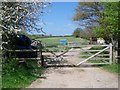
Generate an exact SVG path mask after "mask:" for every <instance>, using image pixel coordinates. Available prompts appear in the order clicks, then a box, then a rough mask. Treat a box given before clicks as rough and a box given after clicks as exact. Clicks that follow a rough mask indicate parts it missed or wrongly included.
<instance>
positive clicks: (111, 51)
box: [109, 43, 113, 64]
mask: <svg viewBox="0 0 120 90" xmlns="http://www.w3.org/2000/svg"><path fill="white" fill-rule="evenodd" d="M109 46H110V53H109V57H110V60H109V63H110V64H112V63H113V62H112V61H113V45H112V43H110V45H109Z"/></svg>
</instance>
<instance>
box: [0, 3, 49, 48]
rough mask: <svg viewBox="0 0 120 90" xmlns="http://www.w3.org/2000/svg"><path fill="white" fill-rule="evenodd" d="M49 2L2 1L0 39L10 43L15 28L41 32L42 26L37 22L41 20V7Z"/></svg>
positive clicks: (42, 12)
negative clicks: (0, 34) (0, 31)
mask: <svg viewBox="0 0 120 90" xmlns="http://www.w3.org/2000/svg"><path fill="white" fill-rule="evenodd" d="M49 4H50V3H47V2H2V5H1V7H0V8H1V9H0V10H1V13H0V17H1V18H0V19H1V23H0V28H1V29H2V33H3V34H2V35H3V36H2V40H3V41H5V42H8V45H9V46H10V45H12V42H11V41H14V40H11V39H12V37H14V36H15V31H16V30H22V31H29V32H31V31H35V30H36V31H37V32H42V26H40V25H38V23H37V22H39V23H40V22H42V23H44V22H43V19H42V15H43V14H44V10H43V8H46V7H47V6H48V5H49ZM9 46H8V47H9Z"/></svg>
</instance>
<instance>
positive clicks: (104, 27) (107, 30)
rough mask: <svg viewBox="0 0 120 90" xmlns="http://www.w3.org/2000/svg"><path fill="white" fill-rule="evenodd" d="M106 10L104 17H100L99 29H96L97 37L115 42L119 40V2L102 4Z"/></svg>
mask: <svg viewBox="0 0 120 90" xmlns="http://www.w3.org/2000/svg"><path fill="white" fill-rule="evenodd" d="M101 4H102V5H103V6H104V7H105V9H104V11H103V16H102V17H99V24H100V26H99V27H95V28H94V32H95V33H96V35H97V37H102V38H104V39H105V40H106V41H108V42H107V43H109V42H113V40H117V38H118V33H120V32H119V30H118V11H119V6H118V2H107V3H101Z"/></svg>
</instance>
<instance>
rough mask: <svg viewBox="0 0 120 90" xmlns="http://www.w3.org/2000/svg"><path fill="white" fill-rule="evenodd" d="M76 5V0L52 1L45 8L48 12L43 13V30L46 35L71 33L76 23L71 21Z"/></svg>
mask: <svg viewBox="0 0 120 90" xmlns="http://www.w3.org/2000/svg"><path fill="white" fill-rule="evenodd" d="M77 5H78V3H77V2H53V3H52V4H51V5H50V6H49V7H47V9H45V10H46V11H48V13H45V14H44V15H43V20H44V22H45V24H46V25H44V26H43V31H44V32H46V34H47V35H50V34H52V35H62V36H64V35H71V34H72V33H73V31H74V30H75V29H76V28H77V24H75V22H74V21H72V17H73V16H74V13H75V8H76V7H77Z"/></svg>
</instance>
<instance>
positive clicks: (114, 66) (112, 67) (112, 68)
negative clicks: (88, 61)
mask: <svg viewBox="0 0 120 90" xmlns="http://www.w3.org/2000/svg"><path fill="white" fill-rule="evenodd" d="M119 67H120V65H119V64H111V65H103V66H102V67H101V68H102V69H104V70H106V71H109V72H111V73H114V74H119V75H120V70H119Z"/></svg>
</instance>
